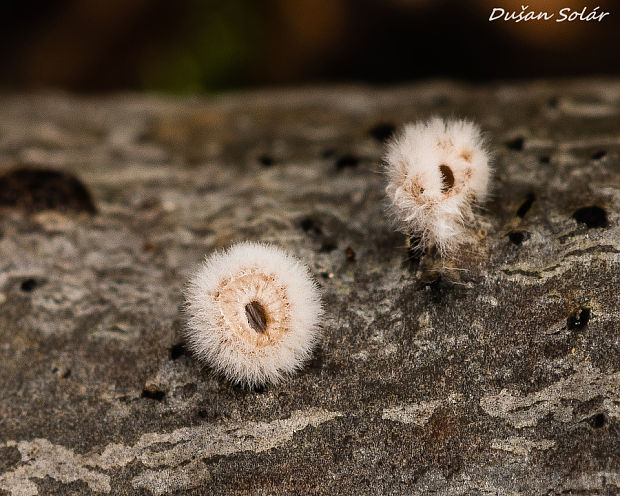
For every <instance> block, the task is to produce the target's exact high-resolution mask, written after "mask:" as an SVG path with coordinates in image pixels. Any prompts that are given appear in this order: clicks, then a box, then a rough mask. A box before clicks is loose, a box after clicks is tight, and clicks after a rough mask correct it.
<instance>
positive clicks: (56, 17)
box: [0, 0, 620, 92]
mask: <svg viewBox="0 0 620 496" xmlns="http://www.w3.org/2000/svg"><path fill="white" fill-rule="evenodd" d="M522 3H526V4H528V5H529V7H530V10H531V11H539V10H546V11H549V12H557V11H559V10H560V9H561V8H564V7H569V8H572V9H573V10H581V8H583V6H588V9H589V10H591V9H592V8H594V7H595V6H597V5H598V6H600V9H599V11H601V10H609V11H611V15H609V16H607V17H606V18H605V19H604V20H603V21H602V22H600V23H599V22H590V23H586V22H572V23H569V22H564V23H556V22H545V23H542V22H528V23H519V24H515V23H514V22H513V23H507V22H500V21H496V22H492V23H491V22H489V21H488V18H489V14H490V12H491V11H492V9H493V7H502V8H505V9H506V10H517V11H518V10H520V8H521V7H520V6H521V4H522ZM613 8H614V2H612V1H610V0H601V1H596V2H593V1H586V2H583V1H582V0H547V1H544V2H543V1H530V2H522V1H521V0H473V1H468V2H462V1H448V0H443V1H431V0H330V1H323V0H295V1H290V0H264V1H260V2H259V1H252V0H226V1H213V0H210V1H198V0H179V1H176V2H164V1H159V2H158V1H146V0H105V1H104V0H61V1H56V2H49V1H37V0H33V1H18V0H9V1H5V2H2V4H1V6H0V61H1V63H2V67H3V69H2V71H0V86H4V87H5V88H9V89H32V88H41V87H44V88H49V87H52V88H61V89H67V90H77V91H105V90H120V89H134V90H144V89H146V90H164V91H174V92H201V91H210V90H222V89H231V88H239V87H248V86H265V85H267V86H272V85H296V84H300V83H313V82H333V81H337V82H371V83H394V82H402V81H411V80H416V79H426V78H434V77H449V78H458V79H466V80H471V81H476V82H479V81H487V80H492V79H498V78H499V79H505V78H532V77H549V76H552V77H562V76H589V75H605V74H618V73H619V72H620V51H619V50H618V49H617V48H616V47H618V46H620V29H619V22H618V19H619V17H618V15H617V14H616V13H615V12H614V10H613ZM556 17H557V14H556Z"/></svg>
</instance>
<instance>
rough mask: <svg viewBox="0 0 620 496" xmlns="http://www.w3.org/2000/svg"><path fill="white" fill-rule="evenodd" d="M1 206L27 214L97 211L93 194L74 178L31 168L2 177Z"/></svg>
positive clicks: (0, 178) (54, 171)
mask: <svg viewBox="0 0 620 496" xmlns="http://www.w3.org/2000/svg"><path fill="white" fill-rule="evenodd" d="M0 206H5V207H15V208H19V209H21V210H25V211H27V212H40V211H42V210H59V211H72V212H88V213H95V211H96V209H95V205H94V203H93V200H92V198H91V196H90V193H89V192H88V190H87V189H86V187H85V186H84V185H83V184H82V182H81V181H80V180H79V179H78V178H77V177H75V176H74V175H72V174H69V173H67V172H62V171H56V170H51V169H34V168H27V167H23V168H19V169H13V170H10V171H8V172H6V173H4V174H3V175H2V176H0Z"/></svg>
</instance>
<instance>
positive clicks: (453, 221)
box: [384, 118, 490, 254]
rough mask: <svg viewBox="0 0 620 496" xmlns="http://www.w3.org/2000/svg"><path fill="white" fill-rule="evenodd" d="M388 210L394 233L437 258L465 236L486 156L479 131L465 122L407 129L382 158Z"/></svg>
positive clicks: (485, 175)
mask: <svg viewBox="0 0 620 496" xmlns="http://www.w3.org/2000/svg"><path fill="white" fill-rule="evenodd" d="M384 160H385V163H386V168H385V172H386V174H387V179H388V184H387V186H386V193H387V196H388V199H389V209H390V213H391V214H392V216H393V218H394V220H395V221H396V223H397V225H398V228H399V229H400V230H401V231H402V232H404V233H406V234H408V235H412V236H414V237H415V238H416V239H418V240H419V245H420V247H421V248H424V247H430V246H436V247H437V248H438V249H439V251H440V252H441V253H442V254H445V253H446V252H449V251H451V250H452V249H454V248H455V247H456V246H458V245H459V244H461V243H462V242H463V241H464V240H465V239H466V237H467V235H466V229H465V226H466V225H467V224H470V223H471V221H472V220H473V205H474V204H475V203H477V202H482V201H484V199H485V197H486V194H487V187H488V182H489V172H490V169H489V156H488V152H487V151H486V149H485V146H484V141H483V138H482V135H481V133H480V129H479V128H478V126H476V125H475V124H473V123H471V122H468V121H464V120H448V121H444V120H442V119H439V118H433V119H431V120H429V121H427V122H418V123H415V124H409V125H407V126H406V127H405V128H404V129H403V130H402V132H401V133H400V134H398V135H397V136H396V137H395V138H394V139H393V140H392V141H391V142H390V143H389V144H388V148H387V153H386V155H385V157H384Z"/></svg>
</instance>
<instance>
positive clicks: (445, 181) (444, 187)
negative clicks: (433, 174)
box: [439, 164, 454, 193]
mask: <svg viewBox="0 0 620 496" xmlns="http://www.w3.org/2000/svg"><path fill="white" fill-rule="evenodd" d="M439 172H441V192H442V193H446V192H448V191H450V190H451V189H452V188H453V187H454V174H453V172H452V169H450V167H448V166H447V165H445V164H441V165H440V166H439Z"/></svg>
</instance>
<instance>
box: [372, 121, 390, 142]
mask: <svg viewBox="0 0 620 496" xmlns="http://www.w3.org/2000/svg"><path fill="white" fill-rule="evenodd" d="M394 131H396V126H394V124H390V123H389V122H381V123H379V124H376V125H375V126H373V127H371V128H370V130H369V131H368V134H370V135H371V136H372V137H373V138H374V139H375V140H377V141H378V142H379V143H383V142H384V141H387V140H388V139H389V138H390V137H391V136H392V134H394Z"/></svg>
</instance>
